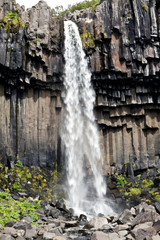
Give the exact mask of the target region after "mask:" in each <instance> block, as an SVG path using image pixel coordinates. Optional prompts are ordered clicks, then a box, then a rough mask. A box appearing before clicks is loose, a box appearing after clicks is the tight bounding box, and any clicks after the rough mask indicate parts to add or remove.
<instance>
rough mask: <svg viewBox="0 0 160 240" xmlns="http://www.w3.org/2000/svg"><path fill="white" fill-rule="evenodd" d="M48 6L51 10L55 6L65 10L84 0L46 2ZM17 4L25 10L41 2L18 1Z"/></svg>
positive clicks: (48, 0)
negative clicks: (70, 5)
mask: <svg viewBox="0 0 160 240" xmlns="http://www.w3.org/2000/svg"><path fill="white" fill-rule="evenodd" d="M45 1H46V2H47V4H48V6H50V7H51V8H54V7H55V6H60V5H62V6H63V7H64V8H67V6H68V5H69V4H75V3H78V2H82V0H58V1H57V0H45ZM16 2H17V3H19V4H20V5H24V6H25V8H26V9H27V8H30V7H32V6H34V5H36V4H37V3H38V2H39V0H28V1H27V0H16Z"/></svg>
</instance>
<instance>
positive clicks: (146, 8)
mask: <svg viewBox="0 0 160 240" xmlns="http://www.w3.org/2000/svg"><path fill="white" fill-rule="evenodd" d="M141 6H142V8H143V9H144V11H145V12H148V6H147V5H146V3H145V2H144V1H141Z"/></svg>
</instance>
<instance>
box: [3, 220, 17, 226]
mask: <svg viewBox="0 0 160 240" xmlns="http://www.w3.org/2000/svg"><path fill="white" fill-rule="evenodd" d="M14 224H15V222H14V221H8V222H7V223H6V225H5V227H13V225H14Z"/></svg>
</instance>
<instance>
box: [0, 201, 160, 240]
mask: <svg viewBox="0 0 160 240" xmlns="http://www.w3.org/2000/svg"><path fill="white" fill-rule="evenodd" d="M42 205H43V206H42V209H39V210H37V212H38V213H39V214H40V219H39V220H38V222H37V224H36V225H31V221H32V220H31V218H30V217H28V216H27V217H23V218H21V220H20V221H19V222H13V221H9V222H8V223H7V224H6V225H5V227H4V228H3V230H1V231H0V240H14V239H16V240H25V239H26V240H32V239H37V240H71V239H74V240H89V239H91V240H125V239H126V240H134V239H136V240H160V204H159V203H156V204H155V206H152V205H148V204H147V203H141V204H139V205H138V206H136V207H132V208H131V209H125V210H124V211H123V212H122V213H121V214H120V215H115V216H104V215H102V214H99V216H97V217H93V218H92V219H91V220H89V221H88V220H87V217H86V216H85V215H80V216H79V217H75V216H73V215H72V213H71V211H69V210H67V209H66V207H65V205H64V204H61V203H56V204H54V203H50V204H49V203H46V204H42Z"/></svg>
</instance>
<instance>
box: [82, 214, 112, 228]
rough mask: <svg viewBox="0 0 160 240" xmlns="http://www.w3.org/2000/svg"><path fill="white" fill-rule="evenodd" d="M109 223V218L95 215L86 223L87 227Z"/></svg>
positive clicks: (97, 226)
mask: <svg viewBox="0 0 160 240" xmlns="http://www.w3.org/2000/svg"><path fill="white" fill-rule="evenodd" d="M106 224H108V221H107V218H105V217H94V218H92V219H91V220H90V221H89V222H87V223H86V225H85V228H88V229H90V228H95V229H99V228H102V227H103V226H104V225H106Z"/></svg>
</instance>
